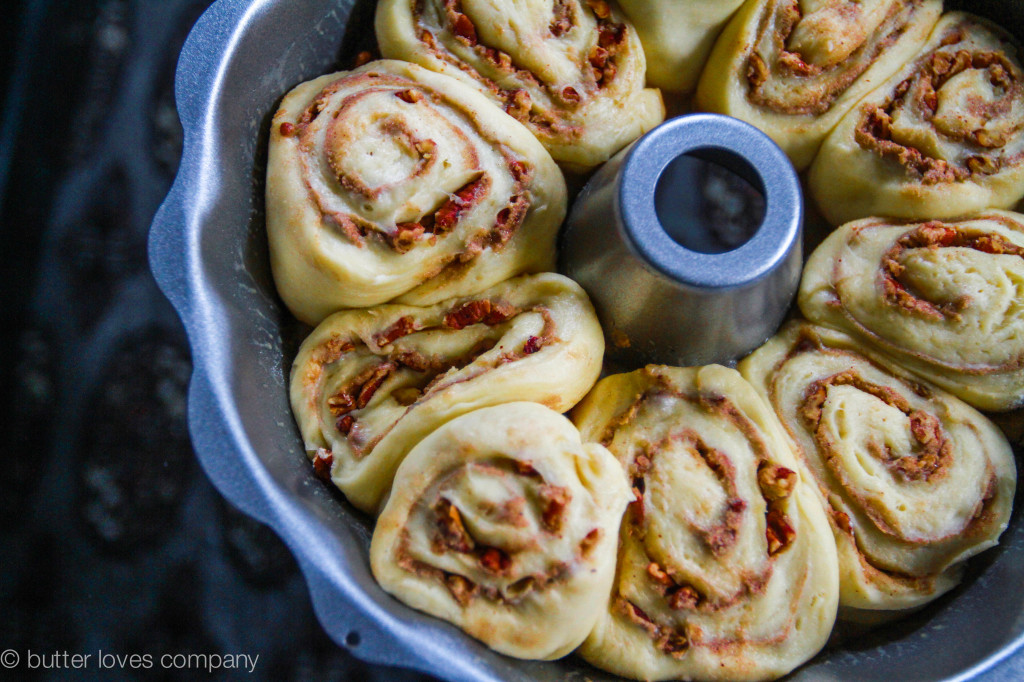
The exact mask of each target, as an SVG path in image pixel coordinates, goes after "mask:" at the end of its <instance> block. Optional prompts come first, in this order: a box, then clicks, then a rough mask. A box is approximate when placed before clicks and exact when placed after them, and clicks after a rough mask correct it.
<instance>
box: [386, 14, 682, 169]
mask: <svg viewBox="0 0 1024 682" xmlns="http://www.w3.org/2000/svg"><path fill="white" fill-rule="evenodd" d="M376 29H377V40H378V42H379V44H380V48H381V51H382V52H383V53H384V56H386V57H390V58H393V59H405V60H407V61H410V62H415V63H417V64H420V65H421V66H425V67H427V68H428V69H432V70H434V71H438V72H440V73H444V74H447V75H449V76H453V77H455V78H459V79H460V80H462V81H463V82H465V83H467V84H469V85H471V86H473V87H475V88H477V89H478V90H479V91H480V92H482V93H483V94H485V95H486V96H488V97H490V98H491V99H492V100H493V101H494V102H496V103H498V104H499V105H501V106H502V107H503V108H504V109H505V111H507V112H508V113H509V114H510V115H512V116H513V117H515V118H516V119H518V120H519V121H522V122H523V124H525V125H526V127H527V128H529V129H530V131H531V132H533V134H534V135H536V136H537V139H539V140H540V141H541V143H542V144H543V145H544V146H545V147H546V148H547V149H548V151H550V152H551V155H552V156H553V157H554V158H555V160H556V161H558V162H560V163H563V164H567V165H568V166H570V167H571V168H573V169H576V170H586V169H588V168H592V167H594V166H596V165H598V164H600V163H602V162H604V161H606V160H607V159H608V158H609V157H610V156H611V155H612V154H614V153H615V152H616V151H618V150H619V149H621V148H622V147H624V146H625V145H626V144H628V143H629V142H631V141H633V140H634V139H636V138H637V137H639V136H640V135H642V134H643V133H645V132H646V131H648V130H650V129H651V128H653V127H654V126H656V125H657V124H659V123H661V121H662V120H663V119H664V117H665V111H664V106H663V105H662V101H661V96H660V94H659V93H658V91H657V90H652V89H645V88H644V74H645V71H646V61H645V59H644V53H643V48H642V47H641V44H640V40H639V38H638V37H637V35H636V32H635V31H634V29H633V27H632V25H630V24H629V22H628V21H627V20H626V19H625V18H624V17H623V16H622V15H621V13H620V12H619V9H618V8H617V7H615V6H613V5H612V4H610V3H609V2H606V1H605V0H586V1H585V2H582V1H581V0H527V1H525V2H516V3H505V4H502V5H496V4H494V3H491V2H488V1H487V0H381V2H380V3H379V4H378V5H377V16H376Z"/></svg>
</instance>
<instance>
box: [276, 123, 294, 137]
mask: <svg viewBox="0 0 1024 682" xmlns="http://www.w3.org/2000/svg"><path fill="white" fill-rule="evenodd" d="M279 130H280V131H281V135H282V137H291V136H292V135H294V134H295V124H293V123H289V122H288V121H285V122H284V123H282V124H281V127H280V128H279Z"/></svg>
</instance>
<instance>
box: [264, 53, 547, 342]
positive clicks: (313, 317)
mask: <svg viewBox="0 0 1024 682" xmlns="http://www.w3.org/2000/svg"><path fill="white" fill-rule="evenodd" d="M565 207H566V189H565V181H564V179H563V177H562V174H561V171H559V169H558V167H557V166H556V165H555V164H554V162H553V161H552V160H551V157H550V155H549V154H548V153H547V152H546V151H544V149H543V147H541V146H540V144H539V143H538V142H537V140H536V139H534V137H533V136H532V135H531V134H530V133H529V131H527V130H526V129H525V128H523V127H522V126H521V125H520V124H519V123H517V122H516V121H514V120H513V119H511V118H510V117H509V116H507V115H506V114H505V113H504V112H502V111H501V110H500V109H499V108H498V107H496V106H494V104H493V103H492V102H490V101H489V100H487V99H486V98H484V97H482V96H481V95H480V94H479V93H477V92H475V91H473V90H472V89H471V88H468V87H466V86H465V85H463V84H462V83H459V82H458V81H456V80H454V79H451V78H448V77H446V76H442V75H439V74H436V73H433V72H431V71H428V70H426V69H423V68H421V67H418V66H415V65H413V64H405V63H402V62H395V61H379V62H372V63H370V64H367V65H366V66H363V67H361V68H359V69H356V70H354V71H350V72H343V73H337V74H331V75H328V76H323V77H321V78H317V79H316V80H313V81H310V82H308V83H304V84H302V85H300V86H298V87H296V88H295V89H294V90H292V91H291V92H290V93H288V95H286V96H285V98H284V101H282V102H281V107H280V109H279V110H278V112H277V113H276V114H275V115H274V120H273V124H272V127H271V132H270V157H269V162H268V167H267V232H268V235H269V238H270V261H271V265H272V267H273V273H274V280H275V282H276V284H277V289H278V291H279V292H280V294H281V298H282V299H284V302H285V304H286V305H287V306H288V307H289V309H291V311H292V312H293V313H294V314H295V316H296V317H298V318H299V319H300V320H302V321H303V322H306V323H309V324H316V323H318V322H320V320H322V319H323V318H324V317H326V316H327V315H329V314H330V313H333V312H335V311H337V310H339V309H342V308H352V307H362V306H370V305H376V304H379V303H384V302H387V301H391V300H397V301H398V302H402V303H412V304H418V305H422V304H427V303H434V302H437V301H439V300H442V299H445V298H449V297H452V296H461V295H464V294H469V293H473V292H476V291H481V290H483V289H486V288H487V287H489V286H491V285H493V284H496V283H498V282H500V281H502V280H505V279H507V278H509V277H512V276H514V275H517V274H520V273H523V272H538V271H542V270H549V269H552V267H553V264H554V253H555V251H554V249H555V246H554V240H555V234H556V232H557V231H558V227H559V224H560V223H561V221H562V218H564V217H565Z"/></svg>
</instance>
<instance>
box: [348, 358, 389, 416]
mask: <svg viewBox="0 0 1024 682" xmlns="http://www.w3.org/2000/svg"><path fill="white" fill-rule="evenodd" d="M393 371H395V365H394V364H392V363H390V362H385V363H383V364H380V365H377V366H376V367H374V368H373V372H372V374H370V376H369V378H367V379H366V380H365V382H363V383H362V387H361V388H360V390H359V397H358V398H356V409H359V410H361V409H363V408H364V407H366V406H367V405H368V404H369V403H370V400H372V399H373V396H374V394H375V393H377V389H379V388H380V386H381V384H383V383H384V381H385V380H386V379H387V378H388V377H389V376H390V375H391V373H392V372H393Z"/></svg>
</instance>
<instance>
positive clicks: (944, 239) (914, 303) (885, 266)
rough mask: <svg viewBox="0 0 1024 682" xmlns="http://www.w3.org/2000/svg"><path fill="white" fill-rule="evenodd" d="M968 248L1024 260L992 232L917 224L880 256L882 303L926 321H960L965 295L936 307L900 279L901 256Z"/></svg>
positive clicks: (1022, 254)
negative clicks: (917, 251)
mask: <svg viewBox="0 0 1024 682" xmlns="http://www.w3.org/2000/svg"><path fill="white" fill-rule="evenodd" d="M949 247H959V248H968V249H974V250H976V251H980V252H982V253H988V254H995V255H998V254H1007V255H1012V256H1018V257H1022V258H1024V248H1021V247H1019V246H1016V245H1015V244H1012V243H1010V242H1009V241H1007V240H1006V239H1005V238H1004V237H1002V236H1001V235H998V234H995V233H982V232H966V231H962V230H958V229H956V228H955V227H952V226H950V225H947V224H945V223H942V222H939V221H931V222H928V223H925V224H923V225H920V226H918V227H916V228H914V229H913V230H911V231H910V232H907V233H906V234H905V235H903V236H902V237H900V238H899V239H897V240H896V243H895V244H893V246H892V248H890V249H889V250H888V251H887V252H886V253H885V255H884V256H883V257H882V287H883V291H884V293H885V300H886V302H887V303H888V304H889V305H892V306H896V307H898V308H901V309H903V310H906V311H907V312H910V313H912V314H915V315H919V316H921V317H923V318H925V319H929V320H935V321H942V320H946V319H949V320H959V319H960V311H962V310H963V309H964V308H966V307H967V305H968V304H969V303H970V298H968V297H966V296H964V297H961V298H959V299H958V300H956V301H953V302H946V303H941V304H936V303H933V302H931V301H928V300H927V299H924V298H921V296H920V295H919V294H918V293H917V292H915V291H913V289H912V288H911V287H910V286H909V285H908V284H907V283H906V282H905V281H903V280H902V279H901V275H902V274H903V272H904V270H905V269H906V268H905V267H904V266H903V265H902V263H901V256H902V255H903V253H904V252H906V251H907V250H908V249H922V248H949Z"/></svg>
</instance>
